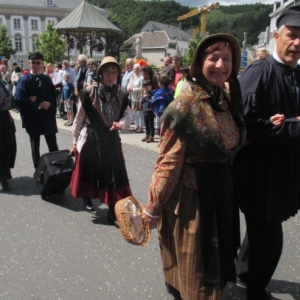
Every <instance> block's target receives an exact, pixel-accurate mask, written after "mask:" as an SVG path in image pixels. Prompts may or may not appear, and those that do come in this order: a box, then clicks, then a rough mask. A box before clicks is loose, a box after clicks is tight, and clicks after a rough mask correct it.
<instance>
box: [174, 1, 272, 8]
mask: <svg viewBox="0 0 300 300" xmlns="http://www.w3.org/2000/svg"><path fill="white" fill-rule="evenodd" d="M175 1H176V2H178V3H180V4H181V5H185V6H190V7H198V6H202V5H209V4H211V3H215V2H219V3H220V5H231V4H254V3H258V2H260V3H263V4H273V3H274V0H271V1H270V0H260V1H259V0H223V1H220V0H219V1H214V0H175Z"/></svg>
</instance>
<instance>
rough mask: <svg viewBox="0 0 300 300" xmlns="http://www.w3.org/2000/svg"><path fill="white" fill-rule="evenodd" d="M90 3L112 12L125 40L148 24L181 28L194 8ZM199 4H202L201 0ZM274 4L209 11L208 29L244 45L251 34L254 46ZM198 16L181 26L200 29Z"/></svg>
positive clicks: (125, 1)
mask: <svg viewBox="0 0 300 300" xmlns="http://www.w3.org/2000/svg"><path fill="white" fill-rule="evenodd" d="M89 2H90V3H92V4H94V5H96V6H98V7H101V8H103V9H105V10H107V11H109V12H110V13H109V16H108V19H109V20H110V21H111V22H113V23H114V24H115V25H116V26H118V27H119V28H120V29H122V30H123V31H124V39H127V38H129V37H130V36H132V35H133V34H135V33H138V32H139V31H140V30H141V29H142V27H143V26H144V25H145V24H146V23H147V22H148V21H156V22H160V23H166V24H170V25H174V26H178V25H179V23H178V22H177V17H179V16H181V15H184V14H186V13H188V12H189V11H190V10H191V8H189V7H187V6H182V5H181V4H179V3H177V2H175V1H159V0H151V1H135V0H89ZM199 2H200V1H199ZM271 12H272V5H264V4H261V3H257V4H245V5H230V6H220V8H219V9H214V10H212V11H211V12H209V14H208V17H207V30H208V31H209V32H210V33H217V32H227V33H231V34H232V35H234V36H235V37H237V39H238V40H239V41H240V42H242V40H243V36H244V35H243V34H244V32H245V31H247V32H248V43H249V44H255V43H256V42H257V37H258V35H259V34H260V32H261V31H265V30H266V27H267V26H269V24H270V18H269V14H270V13H271ZM199 17H200V16H195V17H192V18H190V19H188V20H186V21H184V22H182V23H181V25H182V28H183V29H188V28H191V27H194V28H195V27H198V26H199V23H200V22H199Z"/></svg>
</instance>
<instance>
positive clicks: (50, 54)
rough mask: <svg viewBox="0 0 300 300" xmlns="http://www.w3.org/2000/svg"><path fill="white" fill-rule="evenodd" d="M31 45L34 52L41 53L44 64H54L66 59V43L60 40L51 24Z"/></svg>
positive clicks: (51, 23) (50, 23)
mask: <svg viewBox="0 0 300 300" xmlns="http://www.w3.org/2000/svg"><path fill="white" fill-rule="evenodd" d="M33 43H34V47H35V51H38V52H41V53H43V55H44V59H45V61H46V62H50V63H55V62H57V61H62V60H63V59H65V58H67V57H66V55H65V51H66V49H67V41H66V39H65V40H61V39H60V37H59V35H58V33H57V31H56V29H55V28H54V27H53V22H49V23H48V24H47V28H46V30H45V31H44V32H42V33H41V34H40V35H39V36H38V37H37V38H35V39H34V42H33Z"/></svg>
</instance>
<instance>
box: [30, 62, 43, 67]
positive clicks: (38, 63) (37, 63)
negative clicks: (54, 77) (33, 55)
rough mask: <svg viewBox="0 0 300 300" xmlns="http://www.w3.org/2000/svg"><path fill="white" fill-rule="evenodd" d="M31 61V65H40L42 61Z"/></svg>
mask: <svg viewBox="0 0 300 300" xmlns="http://www.w3.org/2000/svg"><path fill="white" fill-rule="evenodd" d="M31 63H32V64H33V65H38V66H39V65H40V64H41V63H42V62H40V61H31Z"/></svg>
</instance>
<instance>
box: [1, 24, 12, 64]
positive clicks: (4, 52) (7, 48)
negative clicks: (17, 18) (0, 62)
mask: <svg viewBox="0 0 300 300" xmlns="http://www.w3.org/2000/svg"><path fill="white" fill-rule="evenodd" d="M15 53H16V50H15V49H14V48H13V47H12V43H11V39H10V38H9V37H8V35H7V28H6V26H5V25H0V54H1V56H4V57H5V58H7V59H9V58H10V56H11V55H13V54H15Z"/></svg>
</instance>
